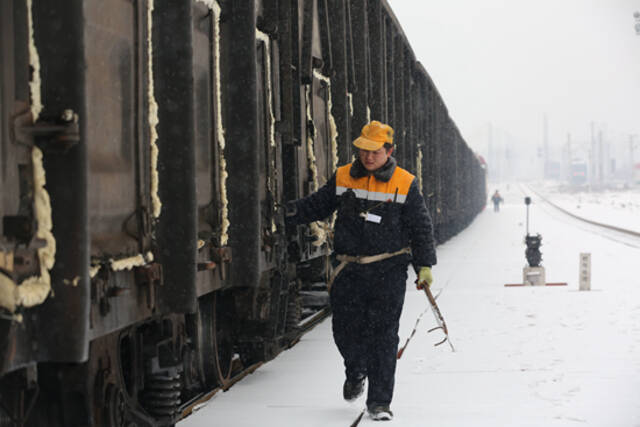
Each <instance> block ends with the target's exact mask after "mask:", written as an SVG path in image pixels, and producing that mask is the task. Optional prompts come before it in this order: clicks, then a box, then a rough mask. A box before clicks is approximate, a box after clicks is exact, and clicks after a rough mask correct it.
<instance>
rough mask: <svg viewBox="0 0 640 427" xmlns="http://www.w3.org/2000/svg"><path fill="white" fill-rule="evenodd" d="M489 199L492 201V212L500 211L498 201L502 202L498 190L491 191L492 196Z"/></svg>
mask: <svg viewBox="0 0 640 427" xmlns="http://www.w3.org/2000/svg"><path fill="white" fill-rule="evenodd" d="M491 201H492V202H493V211H494V212H499V211H500V203H502V196H501V195H500V193H499V192H498V190H496V192H495V193H493V196H491Z"/></svg>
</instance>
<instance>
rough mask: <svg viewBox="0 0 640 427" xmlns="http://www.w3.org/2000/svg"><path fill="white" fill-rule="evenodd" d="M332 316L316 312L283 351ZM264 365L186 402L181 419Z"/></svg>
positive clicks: (326, 311)
mask: <svg viewBox="0 0 640 427" xmlns="http://www.w3.org/2000/svg"><path fill="white" fill-rule="evenodd" d="M330 314H331V309H330V308H329V307H325V308H323V309H321V310H319V311H318V312H316V313H315V314H313V315H311V316H309V317H307V318H305V319H303V320H302V321H301V322H300V324H299V325H298V327H299V329H298V332H299V333H298V335H297V336H296V337H295V338H294V339H293V340H292V341H291V342H290V343H289V345H288V346H286V347H285V348H284V349H283V351H284V350H287V349H289V348H291V347H293V346H294V345H295V344H297V343H298V342H299V341H300V339H301V338H302V337H303V336H304V334H306V333H307V332H309V331H310V330H311V329H313V328H314V327H315V326H316V325H318V324H319V323H320V322H322V321H323V320H324V319H326V318H327V317H328V316H329V315H330ZM276 357H277V356H276ZM264 363H265V362H257V363H254V364H252V365H250V366H247V367H243V368H240V369H239V370H238V372H236V373H235V374H234V375H233V376H232V377H231V378H229V380H227V381H226V382H225V383H224V384H222V385H220V386H218V387H216V388H214V389H213V390H210V391H208V392H204V393H201V394H199V395H198V396H196V397H194V398H192V399H191V400H189V401H188V402H185V403H184V404H183V405H182V407H181V408H180V412H181V414H182V416H181V418H180V419H181V420H182V419H185V418H186V417H188V416H189V415H191V414H192V413H193V412H194V411H197V410H198V409H200V407H202V406H204V405H206V404H207V402H209V401H210V400H211V399H212V398H213V397H214V396H215V395H216V394H217V393H219V392H222V391H227V390H229V389H230V388H231V387H233V386H234V385H235V384H237V383H238V382H239V381H241V380H242V379H243V378H245V377H246V376H247V375H250V374H252V373H254V372H255V371H256V370H257V369H258V368H260V367H261V366H262V365H263V364H264Z"/></svg>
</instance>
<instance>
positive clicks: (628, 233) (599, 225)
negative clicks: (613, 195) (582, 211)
mask: <svg viewBox="0 0 640 427" xmlns="http://www.w3.org/2000/svg"><path fill="white" fill-rule="evenodd" d="M520 190H521V191H522V192H523V193H525V194H526V193H527V192H530V193H532V194H534V195H535V196H536V197H538V198H539V199H540V200H542V201H543V202H544V203H546V204H547V205H549V206H551V207H553V208H554V209H555V210H557V211H559V212H562V213H563V214H564V215H567V216H569V217H571V218H573V219H575V220H577V221H580V222H582V223H585V224H589V225H591V226H594V227H595V228H596V229H598V230H601V231H604V230H607V231H610V232H614V233H616V234H615V235H614V234H612V233H607V234H603V233H598V234H600V235H602V236H603V237H607V238H611V239H614V240H617V241H620V242H621V243H624V244H626V245H629V246H633V247H638V248H640V241H638V238H640V232H637V231H634V230H629V229H626V228H622V227H618V226H615V225H611V224H606V223H603V222H598V221H593V220H591V219H588V218H584V217H581V216H579V215H576V214H574V213H572V212H570V211H568V210H566V209H564V208H562V207H561V206H559V205H558V204H556V203H554V202H552V201H551V200H549V199H548V198H547V197H545V196H544V195H542V194H541V193H540V192H538V191H536V190H534V189H533V188H531V187H529V186H523V185H520ZM594 232H596V231H595V230H594ZM622 236H624V237H625V238H628V237H632V238H633V239H632V240H628V241H624V240H622V239H620V237H622Z"/></svg>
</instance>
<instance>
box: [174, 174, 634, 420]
mask: <svg viewBox="0 0 640 427" xmlns="http://www.w3.org/2000/svg"><path fill="white" fill-rule="evenodd" d="M496 188H499V189H500V192H501V193H502V195H503V198H504V204H503V205H502V207H501V210H500V212H497V213H496V212H493V209H492V207H491V206H490V205H489V204H488V205H487V207H486V209H485V210H484V211H483V212H482V213H480V214H479V215H478V217H477V218H476V219H475V220H474V222H473V223H472V224H471V225H470V226H469V227H468V228H467V229H465V230H464V231H462V232H461V233H460V234H458V235H457V236H455V237H454V238H452V239H450V240H449V241H447V242H446V243H444V244H442V245H440V246H438V249H437V250H438V264H437V265H436V266H435V267H434V269H433V272H434V279H435V282H434V284H433V286H432V289H433V290H434V293H435V294H438V293H440V295H439V297H438V304H439V306H440V310H441V312H442V314H443V316H444V318H445V320H446V323H447V326H448V329H449V338H450V341H451V343H452V344H453V346H454V348H455V352H454V351H452V349H451V347H450V346H449V345H447V344H443V345H440V346H438V347H435V346H434V344H435V343H436V342H438V341H440V340H441V339H442V337H443V335H442V333H441V332H440V331H434V332H432V333H427V331H428V330H429V329H430V328H432V327H434V326H436V321H435V318H434V316H433V314H432V313H431V312H430V311H426V312H425V309H426V308H427V300H426V298H425V295H424V293H422V292H419V291H417V290H416V289H415V286H413V284H412V283H413V281H414V280H415V276H413V277H411V276H410V277H409V280H408V284H407V294H406V299H405V306H404V311H403V315H402V319H401V324H400V333H399V335H400V344H401V345H402V344H403V343H404V342H405V340H406V338H407V337H408V336H409V335H410V333H411V331H412V330H413V328H414V326H415V323H416V319H417V318H418V317H419V316H420V315H421V314H422V313H424V316H423V317H422V319H421V321H420V323H419V324H418V330H417V333H416V334H415V336H414V338H413V339H412V341H411V342H410V343H409V346H408V347H407V349H406V351H405V353H404V355H403V356H402V358H401V359H400V360H399V361H398V366H397V371H396V386H395V393H394V399H393V402H392V404H391V409H392V410H393V412H394V419H393V421H391V422H386V423H385V422H379V421H373V420H371V419H369V418H368V417H367V416H366V415H365V416H364V417H363V419H362V421H361V422H360V424H359V425H360V426H365V425H374V424H375V425H396V426H409V427H412V426H416V427H417V426H437V427H447V426H455V427H467V426H469V427H485V426H486V427H489V426H490V427H496V426H545V427H546V426H601V427H627V426H628V427H640V271H639V268H638V267H639V265H640V237H625V236H623V235H620V234H619V233H616V232H613V231H607V230H603V229H600V228H597V227H595V226H594V225H590V224H587V223H581V222H579V221H576V220H575V219H574V218H572V217H570V216H568V215H566V214H564V213H563V212H561V211H560V210H558V209H556V208H554V207H552V206H550V205H549V204H547V203H546V202H544V201H543V200H542V199H541V198H540V197H539V196H538V195H542V196H544V197H545V198H546V199H547V200H550V201H552V202H553V203H555V204H556V205H558V206H561V207H562V208H563V209H566V210H568V211H570V212H572V213H573V214H575V215H580V216H583V217H586V218H588V219H590V220H592V221H597V222H603V223H608V224H613V225H617V226H619V227H623V228H629V229H634V230H636V231H640V190H635V191H632V190H629V191H618V192H611V193H567V192H562V190H563V189H562V188H561V187H560V186H557V185H552V184H548V183H547V184H536V185H523V184H511V185H501V186H492V187H491V188H490V193H492V192H493V191H494V190H495V189H496ZM533 189H535V192H534V191H533ZM525 196H531V198H532V200H533V202H532V204H531V205H530V206H529V223H528V224H529V232H530V233H532V234H536V233H539V234H540V235H541V236H542V243H543V246H542V248H541V250H542V254H543V261H542V265H543V266H544V267H545V269H546V278H547V282H566V283H567V286H535V287H533V286H527V287H505V286H504V285H505V284H513V283H522V269H523V267H524V266H525V263H526V260H525V257H524V250H525V246H524V243H523V240H524V239H523V238H524V235H525V233H526V227H527V221H526V218H527V208H526V206H525V204H524V197H525ZM581 253H590V254H591V283H590V288H591V290H582V291H581V290H579V268H580V265H579V264H580V262H579V260H580V254H581ZM410 270H411V269H410ZM343 381H344V377H343V367H342V360H341V358H340V355H339V353H338V351H337V349H336V347H335V345H334V343H333V340H332V336H331V321H330V319H327V320H325V321H324V322H322V323H321V324H319V325H318V326H316V327H315V328H314V329H313V330H312V331H311V332H309V333H307V334H306V335H305V336H304V337H303V338H302V339H301V341H300V342H299V343H298V344H297V345H296V346H294V347H293V348H291V349H290V350H287V351H284V352H283V353H281V354H280V355H279V356H278V357H277V358H276V359H274V360H272V361H270V362H268V363H266V364H264V365H263V366H262V367H260V368H259V369H258V370H257V371H255V372H254V373H253V374H251V375H249V376H247V377H246V378H244V379H243V380H242V381H240V382H239V383H237V384H236V385H234V386H233V387H232V388H231V389H230V390H228V391H227V392H224V393H222V392H220V393H217V394H215V395H214V396H213V398H212V399H211V400H209V401H208V402H207V403H206V404H204V405H202V406H201V407H200V409H199V410H197V411H195V412H194V413H193V414H192V415H190V416H188V417H187V418H185V419H184V420H183V421H181V422H180V423H179V424H178V426H179V427H198V426H202V427H204V426H207V427H209V426H237V427H241V426H247V427H248V426H251V427H255V426H260V427H270V426H274V427H275V426H296V427H298V426H300V427H307V426H318V427H320V426H322V427H330V426H340V427H347V426H350V425H351V424H352V423H353V422H354V420H355V419H356V418H357V416H358V415H359V414H360V413H361V411H362V409H363V408H364V406H365V402H364V401H365V398H364V396H363V397H361V398H360V399H359V400H357V401H356V402H353V403H347V402H345V401H343V399H342V384H343ZM365 395H366V393H365Z"/></svg>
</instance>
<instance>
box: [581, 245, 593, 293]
mask: <svg viewBox="0 0 640 427" xmlns="http://www.w3.org/2000/svg"><path fill="white" fill-rule="evenodd" d="M579 280H580V290H581V291H590V290H591V254H590V253H584V252H583V253H580V279H579Z"/></svg>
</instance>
